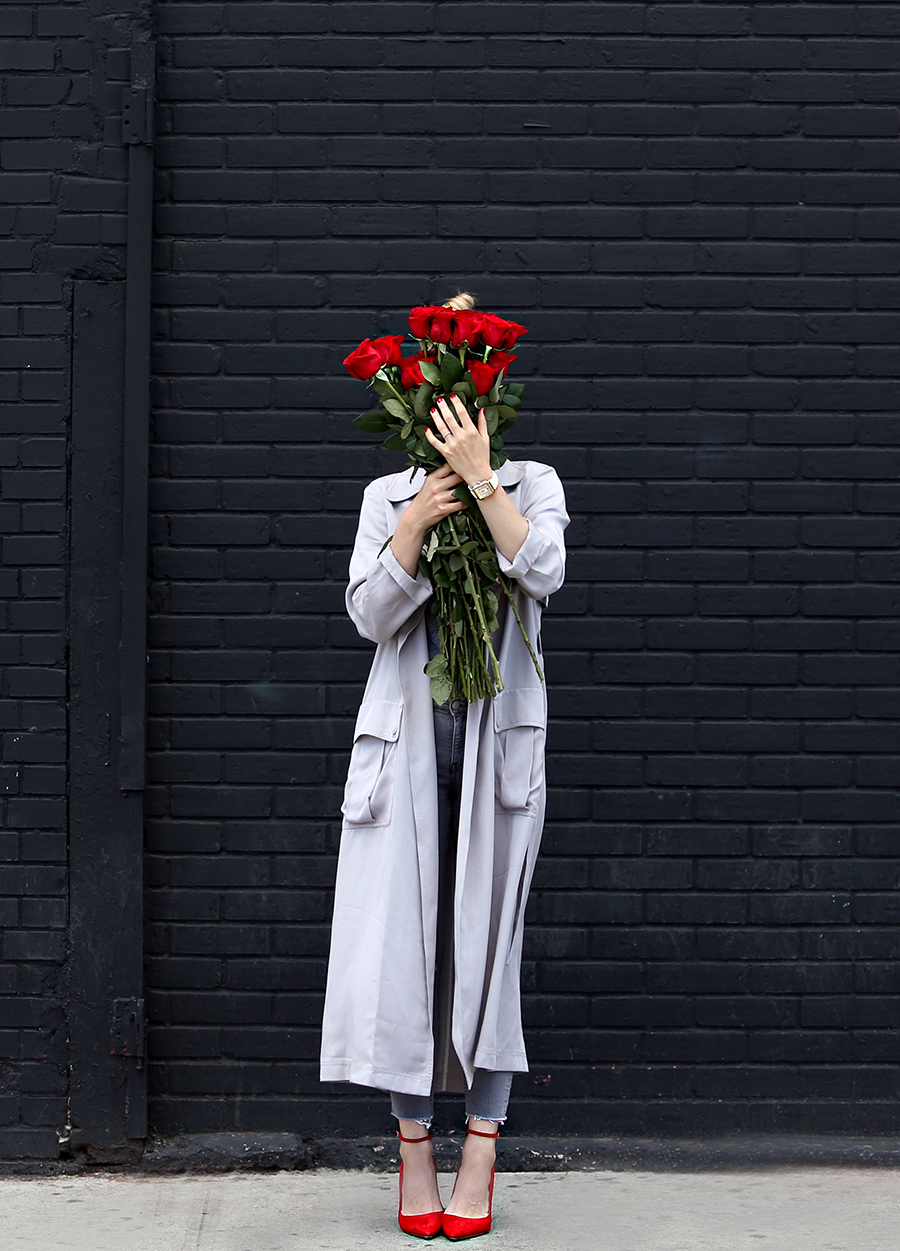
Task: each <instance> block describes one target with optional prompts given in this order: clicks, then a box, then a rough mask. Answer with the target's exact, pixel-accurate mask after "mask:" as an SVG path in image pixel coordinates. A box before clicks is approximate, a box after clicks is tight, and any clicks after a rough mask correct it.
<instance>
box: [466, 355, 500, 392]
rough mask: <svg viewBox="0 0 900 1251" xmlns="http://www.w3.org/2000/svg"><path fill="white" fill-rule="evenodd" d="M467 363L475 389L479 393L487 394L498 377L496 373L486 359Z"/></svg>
mask: <svg viewBox="0 0 900 1251" xmlns="http://www.w3.org/2000/svg"><path fill="white" fill-rule="evenodd" d="M467 365H468V368H469V373H470V374H471V375H472V381H473V382H474V383H475V390H476V391H477V392H478V394H479V395H487V393H488V391H490V389H491V387H492V386H493V385H494V382H495V381H496V379H497V375H496V373H495V372H494V371H493V369H491V367H490V365H487V364H485V362H484V361H468V362H467Z"/></svg>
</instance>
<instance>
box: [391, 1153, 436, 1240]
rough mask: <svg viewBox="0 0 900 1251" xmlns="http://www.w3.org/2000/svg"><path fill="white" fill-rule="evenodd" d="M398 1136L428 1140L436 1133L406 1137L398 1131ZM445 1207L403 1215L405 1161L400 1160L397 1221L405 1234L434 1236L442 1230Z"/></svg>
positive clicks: (421, 1236)
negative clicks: (418, 1214) (418, 1213)
mask: <svg viewBox="0 0 900 1251" xmlns="http://www.w3.org/2000/svg"><path fill="white" fill-rule="evenodd" d="M397 1137H398V1138H399V1139H400V1141H401V1142H427V1141H428V1139H429V1138H433V1137H434V1134H423V1136H422V1137H421V1138H404V1137H403V1135H402V1134H401V1133H400V1131H399V1130H398V1131H397ZM435 1173H437V1165H435ZM443 1216H444V1211H443V1208H439V1209H438V1211H437V1212H423V1213H422V1215H421V1216H404V1215H403V1161H402V1160H401V1161H400V1202H399V1204H398V1205H397V1222H398V1224H399V1225H400V1228H401V1229H402V1230H403V1232H404V1233H405V1234H413V1235H414V1236H415V1237H416V1238H433V1237H434V1236H435V1234H439V1233H440V1232H441V1220H442V1219H443Z"/></svg>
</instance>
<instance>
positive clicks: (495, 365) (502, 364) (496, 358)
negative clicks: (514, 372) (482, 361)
mask: <svg viewBox="0 0 900 1251" xmlns="http://www.w3.org/2000/svg"><path fill="white" fill-rule="evenodd" d="M518 359H519V358H518V357H517V356H516V355H515V354H514V353H513V352H491V354H490V356H489V357H488V359H487V363H488V364H489V365H490V367H491V369H493V371H494V377H496V376H497V374H499V372H500V370H501V369H509V367H510V365H511V364H512V363H513V361H515V360H518Z"/></svg>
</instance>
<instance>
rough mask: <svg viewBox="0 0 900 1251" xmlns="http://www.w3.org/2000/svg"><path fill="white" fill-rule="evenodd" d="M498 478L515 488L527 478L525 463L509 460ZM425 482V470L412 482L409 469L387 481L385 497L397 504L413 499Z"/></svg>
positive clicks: (498, 471)
mask: <svg viewBox="0 0 900 1251" xmlns="http://www.w3.org/2000/svg"><path fill="white" fill-rule="evenodd" d="M497 477H498V478H499V479H500V485H501V486H502V487H511V486H515V485H516V483H517V482H521V480H522V479H523V478H524V477H525V461H523V460H507V461H504V463H503V464H502V465H501V466H500V468H499V469H498V470H497ZM424 481H425V470H424V469H417V470H416V471H415V473H414V474H413V475H412V480H410V473H409V470H408V469H402V470H401V471H400V473H395V474H393V475H392V476H391V477H390V478H388V480H387V485H386V487H385V492H384V493H385V495H386V496H387V498H388V499H389V500H393V501H394V503H397V502H398V501H400V500H409V499H412V497H413V496H414V495H418V493H419V491H420V490H421V487H422V483H423V482H424Z"/></svg>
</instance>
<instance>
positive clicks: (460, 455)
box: [425, 395, 491, 483]
mask: <svg viewBox="0 0 900 1251" xmlns="http://www.w3.org/2000/svg"><path fill="white" fill-rule="evenodd" d="M450 399H451V400H452V405H451V404H450V403H448V401H447V400H445V399H443V398H441V399H439V400H438V401H437V404H436V406H435V407H434V408H433V409H432V410H431V415H432V417H433V418H434V424H435V426H436V428H437V432H438V433H437V435H435V434H432V432H431V430H430V429H428V428H427V427H426V430H425V438H426V439H427V440H428V442H429V443H430V444H431V446H432V447H433V448H436V449H437V451H439V452H440V453H441V455H442V456H443V457H444V459H445V460H446V461H447V464H448V465H450V466H451V467H452V468H453V469H454V470H455V471H456V472H457V473H458V474H459V476H460V478H462V479H463V481H464V482H466V483H471V482H484V480H485V479H486V478H489V477H490V476H491V440H490V436H489V435H488V431H487V420H486V418H485V415H484V409H482V410H481V411H480V412H479V414H478V425H477V426H476V425H475V422H474V421H473V420H472V418H471V417H470V416H469V411H468V409H467V408H466V406H465V404H464V403H463V402H462V400H461V399H460V398H459V396H458V395H451V397H450ZM438 436H440V437H438Z"/></svg>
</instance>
